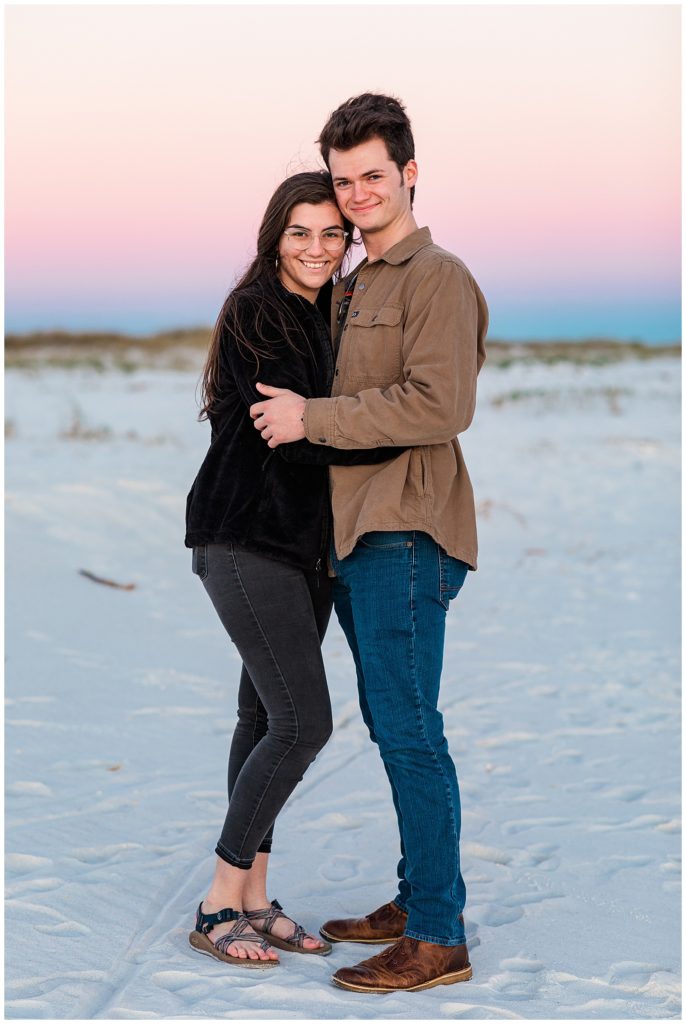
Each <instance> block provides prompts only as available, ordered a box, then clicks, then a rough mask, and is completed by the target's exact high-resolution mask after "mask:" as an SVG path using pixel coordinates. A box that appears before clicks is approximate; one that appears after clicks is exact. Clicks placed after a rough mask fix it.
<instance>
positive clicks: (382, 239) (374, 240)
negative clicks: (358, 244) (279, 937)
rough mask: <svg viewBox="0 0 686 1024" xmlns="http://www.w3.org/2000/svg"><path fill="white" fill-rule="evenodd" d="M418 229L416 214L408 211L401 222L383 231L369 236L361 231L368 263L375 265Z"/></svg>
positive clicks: (370, 233) (373, 232) (374, 232)
mask: <svg viewBox="0 0 686 1024" xmlns="http://www.w3.org/2000/svg"><path fill="white" fill-rule="evenodd" d="M417 229H418V225H417V221H416V220H415V219H414V214H413V213H412V211H411V210H408V211H407V214H406V215H405V216H404V217H403V218H402V220H401V221H395V222H394V223H393V224H389V225H388V227H387V228H384V229H383V231H371V232H369V234H365V232H364V231H361V232H360V233H361V235H362V242H363V244H364V247H365V250H366V252H367V262H368V263H373V262H374V261H375V260H378V259H379V258H380V257H381V256H383V254H384V253H385V252H388V250H389V249H392V248H393V246H394V245H397V244H398V242H402V240H403V238H407V236H408V235H411V234H413V233H414V232H415V231H417Z"/></svg>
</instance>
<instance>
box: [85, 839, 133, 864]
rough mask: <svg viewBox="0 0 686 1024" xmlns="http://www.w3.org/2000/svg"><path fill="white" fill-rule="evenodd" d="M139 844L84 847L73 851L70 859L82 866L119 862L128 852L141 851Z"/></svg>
mask: <svg viewBox="0 0 686 1024" xmlns="http://www.w3.org/2000/svg"><path fill="white" fill-rule="evenodd" d="M142 849H143V847H142V845H141V844H140V843H112V844H111V845H109V846H84V847H82V848H81V849H79V850H74V852H73V854H72V857H74V858H75V859H76V860H79V861H81V863H82V864H108V863H109V862H110V861H113V860H121V858H122V856H123V855H124V854H125V853H127V852H128V851H129V850H142Z"/></svg>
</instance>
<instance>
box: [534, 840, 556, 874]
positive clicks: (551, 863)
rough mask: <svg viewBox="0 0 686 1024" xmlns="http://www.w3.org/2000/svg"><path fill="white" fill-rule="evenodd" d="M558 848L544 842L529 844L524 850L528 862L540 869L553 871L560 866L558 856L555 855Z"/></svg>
mask: <svg viewBox="0 0 686 1024" xmlns="http://www.w3.org/2000/svg"><path fill="white" fill-rule="evenodd" d="M558 849H559V847H558V846H554V845H546V844H544V843H537V844H536V845H535V846H530V847H528V849H527V851H526V854H527V857H528V863H529V864H532V865H533V866H534V867H537V868H540V869H541V871H555V869H556V868H558V867H559V866H560V858H559V857H557V856H555V854H556V853H557V851H558Z"/></svg>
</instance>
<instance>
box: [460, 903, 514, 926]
mask: <svg viewBox="0 0 686 1024" xmlns="http://www.w3.org/2000/svg"><path fill="white" fill-rule="evenodd" d="M471 914H472V917H473V918H474V920H475V921H476V922H477V923H478V924H483V925H486V926H487V927H488V928H500V927H502V925H504V924H514V922H515V921H518V920H519V919H520V917H523V916H524V911H523V910H522V909H521V908H520V907H504V906H503V905H502V904H501V903H499V904H497V905H496V906H492V907H472V909H471Z"/></svg>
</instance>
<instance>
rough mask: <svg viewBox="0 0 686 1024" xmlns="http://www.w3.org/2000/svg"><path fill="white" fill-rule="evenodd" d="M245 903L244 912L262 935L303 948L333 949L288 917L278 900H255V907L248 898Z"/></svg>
mask: <svg viewBox="0 0 686 1024" xmlns="http://www.w3.org/2000/svg"><path fill="white" fill-rule="evenodd" d="M244 904H245V910H244V913H245V915H246V917H247V918H248V920H249V921H250V924H251V925H252V926H253V928H255V929H256V930H257V931H258V932H260V933H261V934H262V935H272V936H274V938H276V939H282V940H283V941H284V942H289V941H290V942H292V943H293V945H294V946H298V945H301V946H302V948H303V949H308V950H318V949H322V950H323V949H326V950H327V951H329V950H330V949H331V946H330V944H329V943H328V942H323V941H322V939H320V938H318V937H317V936H316V935H310V933H309V932H306V931H305V929H304V928H303V927H302V926H301V925H299V924H297V922H295V921H293V920H292V918H290V917H287V916H286V914H284V912H283V910H282V909H281V906H280V904H279V903H278V902H277V901H276V900H273V901H272V903H271V904H269V901H268V900H267V898H266V897H264V899H263V900H262V901H261V902H259V903H257V902H255V903H254V907H253V906H252V903H251V902H248V901H247V900H244Z"/></svg>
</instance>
